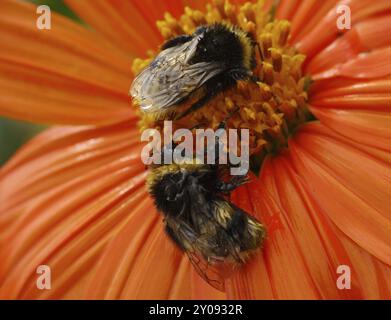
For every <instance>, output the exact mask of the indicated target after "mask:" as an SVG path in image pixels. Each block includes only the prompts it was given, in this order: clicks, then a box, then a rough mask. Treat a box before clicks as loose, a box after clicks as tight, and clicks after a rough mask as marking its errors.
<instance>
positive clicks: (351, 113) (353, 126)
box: [311, 106, 391, 151]
mask: <svg viewBox="0 0 391 320" xmlns="http://www.w3.org/2000/svg"><path fill="white" fill-rule="evenodd" d="M311 111H312V113H313V114H314V115H315V116H316V117H317V119H319V120H320V121H321V122H322V123H323V124H324V125H326V126H327V127H329V128H331V129H333V130H335V131H337V132H338V133H340V134H341V135H343V136H345V137H348V138H350V139H352V140H354V141H356V142H357V143H362V144H366V145H368V146H373V147H376V148H379V149H382V150H386V151H391V130H390V123H391V111H390V112H381V111H378V112H376V111H366V110H344V109H329V108H320V107H316V106H313V107H311Z"/></svg>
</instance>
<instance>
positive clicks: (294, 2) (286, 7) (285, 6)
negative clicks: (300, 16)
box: [276, 0, 299, 20]
mask: <svg viewBox="0 0 391 320" xmlns="http://www.w3.org/2000/svg"><path fill="white" fill-rule="evenodd" d="M298 7H299V0H281V1H280V3H279V5H278V7H277V11H276V18H277V19H286V20H291V18H292V16H293V14H294V12H295V11H296V10H297V8H298Z"/></svg>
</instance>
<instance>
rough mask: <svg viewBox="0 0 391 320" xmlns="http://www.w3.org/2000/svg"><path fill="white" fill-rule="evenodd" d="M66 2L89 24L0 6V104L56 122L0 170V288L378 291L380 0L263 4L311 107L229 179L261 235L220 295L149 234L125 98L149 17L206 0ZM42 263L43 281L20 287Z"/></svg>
mask: <svg viewBox="0 0 391 320" xmlns="http://www.w3.org/2000/svg"><path fill="white" fill-rule="evenodd" d="M66 2H67V4H69V6H70V7H71V8H72V9H73V10H74V11H75V12H76V13H77V14H78V15H79V16H80V17H81V18H82V19H83V20H84V21H85V22H86V23H88V25H90V26H91V27H92V28H85V27H83V26H80V25H77V24H76V23H74V22H72V21H69V20H68V19H66V18H64V17H61V16H60V15H58V14H53V15H52V30H50V31H49V30H38V29H37V28H36V27H35V21H36V18H37V14H36V10H35V7H34V6H33V5H31V4H27V3H24V2H20V1H12V0H3V1H1V4H0V16H1V18H0V26H1V28H0V70H1V71H0V113H1V114H2V115H4V116H9V117H13V118H17V119H23V120H29V121H36V122H40V123H48V124H60V125H68V126H58V127H53V128H51V129H49V130H47V131H46V132H44V133H42V134H40V135H39V136H38V137H36V138H35V139H33V140H32V141H31V142H30V143H28V144H27V145H26V146H24V147H23V148H22V149H21V150H20V151H19V152H18V153H17V154H16V155H15V156H14V157H13V158H12V159H11V160H10V161H9V162H8V163H7V164H6V165H5V166H4V167H2V168H1V169H0V237H1V238H0V243H1V245H0V261H1V262H0V297H1V298H6V299H15V298H25V299H26V298H27V299H45V298H51V299H59V298H73V299H75V298H76V299H82V298H88V299H91V298H108V299H117V298H120V299H126V298H130V299H134V298H137V299H138V298H146V299H155V298H159V299H165V298H170V299H175V298H181V299H191V298H198V299H209V298H210V299H220V298H246V299H251V298H257V299H260V298H276V299H283V298H289V299H298V298H305V299H324V298H326V299H351V298H364V299H373V298H375V299H376V298H381V299H390V298H391V269H390V265H391V214H390V212H391V211H390V210H389V207H390V205H391V203H390V201H391V200H390V199H391V170H390V165H391V155H390V151H391V143H390V142H391V131H390V121H391V111H390V110H391V109H390V108H391V36H390V33H389V25H390V22H391V14H390V12H391V11H390V10H391V2H390V1H389V0H377V1H370V0H350V1H342V2H341V3H347V4H348V5H349V6H350V9H351V13H352V21H353V25H352V29H351V30H345V31H341V30H338V29H337V26H336V19H337V17H338V14H337V10H336V6H337V5H338V1H335V0H327V1H322V2H319V1H315V0H308V1H294V0H281V1H280V3H279V6H278V7H277V10H276V17H277V18H278V19H287V20H289V21H290V22H291V38H290V40H289V41H290V43H291V45H294V46H295V47H296V48H297V49H298V50H299V52H301V53H303V54H305V55H306V57H307V58H306V60H305V65H304V73H308V74H310V75H311V76H312V79H313V80H315V83H314V84H313V85H312V87H311V91H310V93H309V107H310V110H311V112H312V114H313V115H314V116H315V117H316V118H317V119H318V121H313V122H310V123H307V124H305V125H303V126H302V127H301V128H300V129H299V130H298V131H297V132H296V133H295V135H294V136H293V137H292V138H291V139H290V141H289V148H288V149H287V150H285V151H282V152H281V153H280V154H279V155H278V156H269V157H267V158H266V160H265V161H264V163H263V167H262V172H261V175H260V177H259V178H254V179H253V180H252V182H251V184H249V185H246V186H243V187H242V188H240V189H239V190H238V191H237V192H235V193H234V195H233V200H234V201H235V202H236V203H237V204H238V205H239V206H241V207H242V208H244V209H245V210H247V211H248V212H250V213H251V214H253V215H254V216H256V217H257V218H259V220H260V221H262V222H263V223H264V224H265V226H266V228H267V230H268V237H267V239H266V241H265V245H264V248H263V250H262V252H261V253H260V254H258V255H257V256H255V257H254V259H253V260H251V261H250V262H249V263H248V264H247V265H246V266H245V267H244V268H243V270H241V271H240V272H237V273H236V274H235V275H234V276H233V278H232V279H229V280H227V283H226V288H227V291H226V292H225V293H221V292H218V291H216V290H214V289H213V288H212V287H210V286H209V285H208V284H207V283H205V282H204V281H203V280H202V279H201V278H199V276H198V275H197V274H196V272H195V271H194V269H193V268H192V267H191V265H190V263H189V261H188V259H187V258H186V257H185V256H184V255H182V253H181V252H180V251H179V250H178V249H177V248H176V247H175V246H174V245H173V244H172V243H171V242H170V241H169V240H168V239H167V238H166V236H165V234H164V231H163V228H162V223H161V217H160V216H159V215H158V214H157V213H156V210H155V208H154V206H153V204H152V201H151V199H150V198H149V196H148V194H147V192H146V189H145V186H144V183H145V176H146V171H145V168H144V165H142V164H141V162H140V160H139V157H140V143H139V131H138V128H137V125H136V122H137V121H138V117H137V115H136V113H135V112H134V109H133V108H131V107H130V101H129V98H128V96H127V95H128V90H129V87H130V84H131V82H132V78H133V74H132V72H131V63H132V60H133V59H134V58H136V57H144V58H145V57H146V52H147V51H148V50H151V49H153V50H156V48H157V47H158V46H159V45H160V44H161V42H162V41H163V38H162V37H161V36H160V34H159V31H158V29H157V28H156V27H155V22H156V21H157V20H159V19H162V17H163V14H164V12H170V13H171V14H172V15H173V16H174V17H179V16H180V15H181V14H182V12H183V10H184V7H185V6H190V7H193V8H194V7H196V8H197V9H199V10H203V8H204V7H205V4H206V2H207V1H206V0H205V1H195V0H167V1H153V0H143V1H119V0H118V1H116V0H99V1H98V0H97V1H78V0H67V1H66ZM231 2H232V3H235V4H240V3H241V2H243V1H240V0H236V1H234V0H231ZM270 3H271V1H267V3H266V6H265V8H267V7H268V5H269V6H270ZM92 29H93V30H92ZM42 264H45V265H48V266H50V268H51V273H52V289H51V290H39V289H37V287H36V278H37V273H36V269H37V267H38V266H39V265H42ZM339 265H347V266H349V267H350V268H351V271H352V275H351V279H352V283H351V289H350V290H339V289H338V288H337V286H336V280H337V278H338V276H339V275H338V274H337V272H336V270H337V268H338V266H339Z"/></svg>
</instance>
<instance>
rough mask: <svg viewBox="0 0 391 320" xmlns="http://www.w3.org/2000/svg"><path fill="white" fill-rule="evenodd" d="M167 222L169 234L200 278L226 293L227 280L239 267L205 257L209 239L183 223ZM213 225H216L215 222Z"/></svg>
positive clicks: (215, 258) (219, 259) (218, 259)
mask: <svg viewBox="0 0 391 320" xmlns="http://www.w3.org/2000/svg"><path fill="white" fill-rule="evenodd" d="M167 222H168V223H167V225H166V232H167V234H168V235H169V236H170V237H171V238H172V239H173V240H174V242H175V243H176V244H177V245H178V246H179V247H180V248H181V249H182V250H183V251H184V252H185V253H186V255H187V257H188V258H189V261H190V262H191V264H192V265H193V267H194V269H195V270H196V272H197V273H198V274H199V276H200V277H201V278H202V279H204V280H205V281H206V282H207V283H209V284H210V285H211V286H212V287H214V288H215V289H217V290H220V291H224V290H225V279H227V278H228V277H230V276H231V275H232V273H233V272H234V271H235V269H236V268H237V265H235V264H232V263H227V262H226V261H225V260H224V259H223V258H219V257H215V256H208V257H207V258H206V257H204V255H203V254H202V253H203V251H204V250H203V248H206V247H208V246H209V243H208V241H207V237H200V235H199V233H197V232H196V231H195V230H193V229H192V228H191V227H190V226H189V225H187V224H186V223H184V222H182V221H173V220H172V221H170V220H168V221H167ZM211 223H213V224H215V222H214V221H211Z"/></svg>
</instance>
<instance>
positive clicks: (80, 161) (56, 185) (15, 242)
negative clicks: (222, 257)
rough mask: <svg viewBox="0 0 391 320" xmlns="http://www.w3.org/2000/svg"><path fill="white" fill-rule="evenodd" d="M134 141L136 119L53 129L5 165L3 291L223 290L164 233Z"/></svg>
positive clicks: (129, 293) (68, 295)
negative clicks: (47, 280)
mask: <svg viewBox="0 0 391 320" xmlns="http://www.w3.org/2000/svg"><path fill="white" fill-rule="evenodd" d="M138 140H139V138H138V129H137V128H136V126H135V124H134V123H131V124H128V123H125V124H119V125H115V126H111V127H101V128H95V127H73V128H63V127H58V128H53V129H50V130H48V131H45V132H44V133H42V134H41V135H39V136H38V137H36V138H35V139H33V140H32V141H31V142H30V143H29V144H27V145H26V146H25V147H24V148H23V149H21V150H20V151H19V152H18V154H17V155H16V156H15V157H14V158H13V159H12V160H11V161H10V162H9V163H8V164H6V165H5V166H4V167H3V168H1V171H0V190H1V192H0V229H1V232H0V234H1V238H0V256H1V257H2V261H1V264H0V297H2V298H6V299H14V298H23V299H59V298H65V299H82V298H84V299H93V298H120V299H124V298H137V299H140V298H150V299H151V298H160V299H162V298H182V299H184V298H197V299H200V298H205V297H208V298H215V299H220V298H224V297H225V295H224V294H223V293H220V292H217V291H216V290H215V289H213V288H212V287H210V286H209V285H208V284H206V283H205V282H204V281H203V280H202V279H200V278H199V277H198V276H195V275H194V274H193V270H192V267H191V266H190V265H189V261H187V258H186V257H184V256H183V254H182V253H181V252H179V250H178V249H177V248H176V247H175V246H174V245H173V244H172V243H171V241H170V240H168V238H167V237H166V236H165V234H164V232H163V227H162V222H161V218H160V217H159V215H158V214H157V213H156V210H155V209H154V206H153V203H152V201H151V199H150V198H149V196H148V193H147V191H146V188H145V176H146V170H145V166H144V165H143V164H142V163H141V162H140V151H141V148H140V145H139V141H138ZM42 264H45V265H48V266H50V268H51V271H52V289H51V290H38V289H37V287H36V279H37V276H38V275H37V273H36V268H37V267H38V266H39V265H42ZM157 266H158V268H157ZM197 277H198V278H197ZM200 294H201V295H200Z"/></svg>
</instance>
